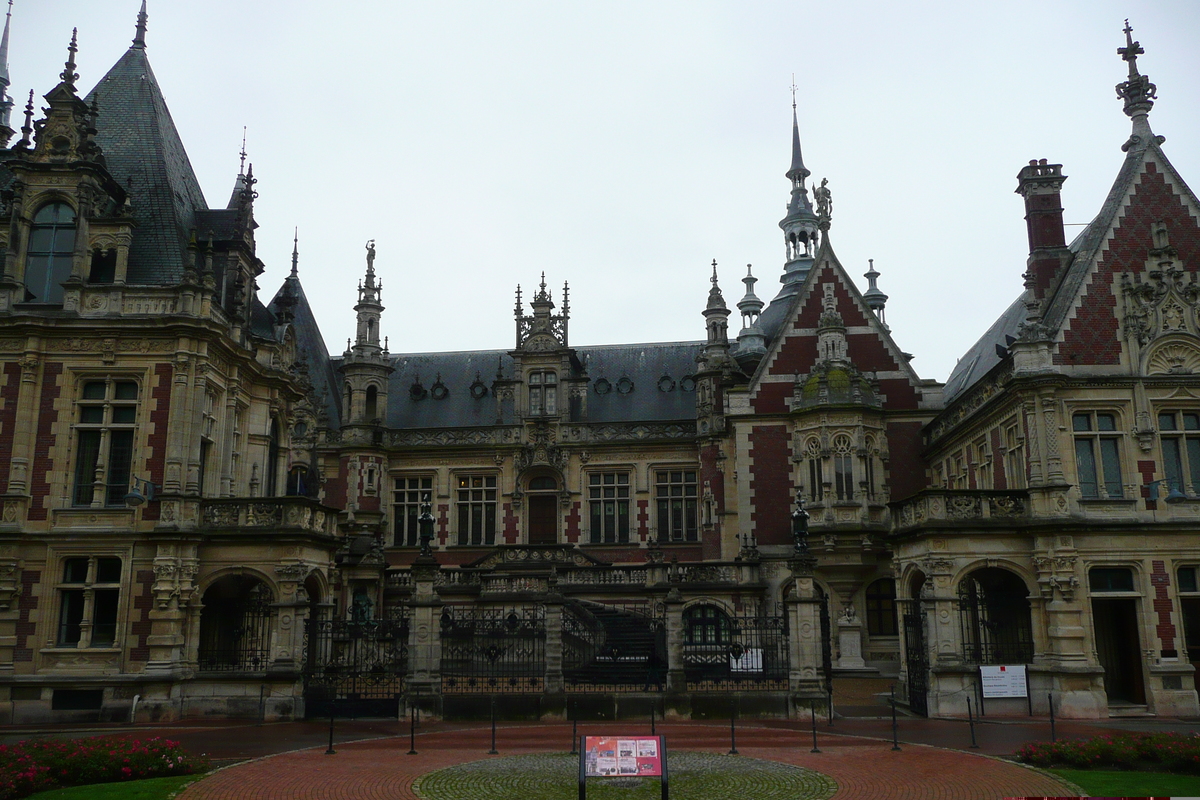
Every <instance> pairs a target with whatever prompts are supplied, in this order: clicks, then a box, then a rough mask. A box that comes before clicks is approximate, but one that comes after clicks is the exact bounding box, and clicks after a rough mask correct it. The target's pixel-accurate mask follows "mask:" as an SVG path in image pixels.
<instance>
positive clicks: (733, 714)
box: [729, 703, 738, 756]
mask: <svg viewBox="0 0 1200 800" xmlns="http://www.w3.org/2000/svg"><path fill="white" fill-rule="evenodd" d="M735 719H737V709H736V707H735V706H734V705H733V703H730V704H729V755H731V756H736V755H737V754H738V751H737V728H736V726H735V725H734V720H735Z"/></svg>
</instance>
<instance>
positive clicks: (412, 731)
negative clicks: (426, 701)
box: [408, 703, 417, 756]
mask: <svg viewBox="0 0 1200 800" xmlns="http://www.w3.org/2000/svg"><path fill="white" fill-rule="evenodd" d="M408 754H409V755H410V756H415V755H416V754H417V704H416V703H413V704H412V708H410V709H408Z"/></svg>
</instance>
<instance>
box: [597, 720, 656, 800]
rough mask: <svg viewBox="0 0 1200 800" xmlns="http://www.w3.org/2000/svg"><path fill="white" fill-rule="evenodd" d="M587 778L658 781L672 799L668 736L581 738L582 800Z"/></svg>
mask: <svg viewBox="0 0 1200 800" xmlns="http://www.w3.org/2000/svg"><path fill="white" fill-rule="evenodd" d="M588 778H659V779H660V781H661V783H662V800H669V796H670V795H669V780H668V775H667V739H666V737H665V736H629V737H622V736H581V737H579V800H587V779H588Z"/></svg>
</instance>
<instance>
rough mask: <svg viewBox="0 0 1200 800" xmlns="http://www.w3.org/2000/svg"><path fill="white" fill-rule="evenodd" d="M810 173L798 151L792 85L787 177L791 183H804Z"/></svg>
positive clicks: (797, 121)
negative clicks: (789, 158) (789, 152)
mask: <svg viewBox="0 0 1200 800" xmlns="http://www.w3.org/2000/svg"><path fill="white" fill-rule="evenodd" d="M811 174H812V173H811V172H809V170H808V169H807V168H806V167H805V166H804V156H803V154H802V153H801V152H800V119H799V118H798V117H797V116H796V87H795V85H793V86H792V166H791V167H789V168H788V171H787V173H786V175H787V177H788V178H790V179H791V180H792V183H793V184H798V185H800V186H803V185H804V179H805V178H807V177H808V176H809V175H811Z"/></svg>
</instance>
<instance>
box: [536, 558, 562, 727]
mask: <svg viewBox="0 0 1200 800" xmlns="http://www.w3.org/2000/svg"><path fill="white" fill-rule="evenodd" d="M562 612H563V598H562V595H561V594H559V593H558V590H557V589H556V588H555V586H554V580H553V574H552V575H551V584H550V593H549V594H548V595H547V596H546V685H545V687H544V688H545V697H544V698H543V700H544V703H543V706H542V717H543V718H545V717H563V716H564V714H565V710H566V698H565V696H564V688H563V646H562Z"/></svg>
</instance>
